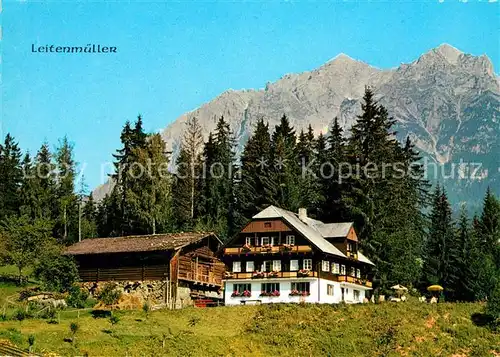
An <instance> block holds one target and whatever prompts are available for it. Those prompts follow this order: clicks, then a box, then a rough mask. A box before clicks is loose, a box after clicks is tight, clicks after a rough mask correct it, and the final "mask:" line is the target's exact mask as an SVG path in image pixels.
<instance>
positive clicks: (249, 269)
mask: <svg viewBox="0 0 500 357" xmlns="http://www.w3.org/2000/svg"><path fill="white" fill-rule="evenodd" d="M245 268H246V269H245V271H246V272H247V273H249V272H252V271H254V270H255V265H254V263H253V262H252V261H249V262H247V265H246V267H245Z"/></svg>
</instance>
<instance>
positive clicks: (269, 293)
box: [260, 290, 280, 297]
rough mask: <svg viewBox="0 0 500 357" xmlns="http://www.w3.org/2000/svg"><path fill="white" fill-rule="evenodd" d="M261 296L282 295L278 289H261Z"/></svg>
mask: <svg viewBox="0 0 500 357" xmlns="http://www.w3.org/2000/svg"><path fill="white" fill-rule="evenodd" d="M260 296H268V297H277V296H280V292H279V291H278V290H274V291H261V293H260Z"/></svg>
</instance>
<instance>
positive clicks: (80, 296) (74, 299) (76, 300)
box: [66, 285, 89, 309]
mask: <svg viewBox="0 0 500 357" xmlns="http://www.w3.org/2000/svg"><path fill="white" fill-rule="evenodd" d="M88 297H89V293H88V291H86V290H84V289H81V288H80V287H79V286H77V285H73V286H72V287H71V288H70V289H69V296H68V297H67V298H66V302H67V304H68V306H71V307H76V308H78V309H83V308H84V307H85V306H86V302H87V299H88Z"/></svg>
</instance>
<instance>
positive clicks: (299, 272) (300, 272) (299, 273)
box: [297, 269, 311, 277]
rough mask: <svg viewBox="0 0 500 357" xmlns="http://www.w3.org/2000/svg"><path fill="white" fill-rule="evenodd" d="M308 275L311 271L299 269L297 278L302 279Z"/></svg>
mask: <svg viewBox="0 0 500 357" xmlns="http://www.w3.org/2000/svg"><path fill="white" fill-rule="evenodd" d="M309 274H311V271H310V270H307V269H300V270H299V271H298V272H297V276H302V277H305V276H309Z"/></svg>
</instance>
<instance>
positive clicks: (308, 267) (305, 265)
mask: <svg viewBox="0 0 500 357" xmlns="http://www.w3.org/2000/svg"><path fill="white" fill-rule="evenodd" d="M312 266H313V261H312V259H304V260H303V261H302V268H303V269H306V270H312Z"/></svg>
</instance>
